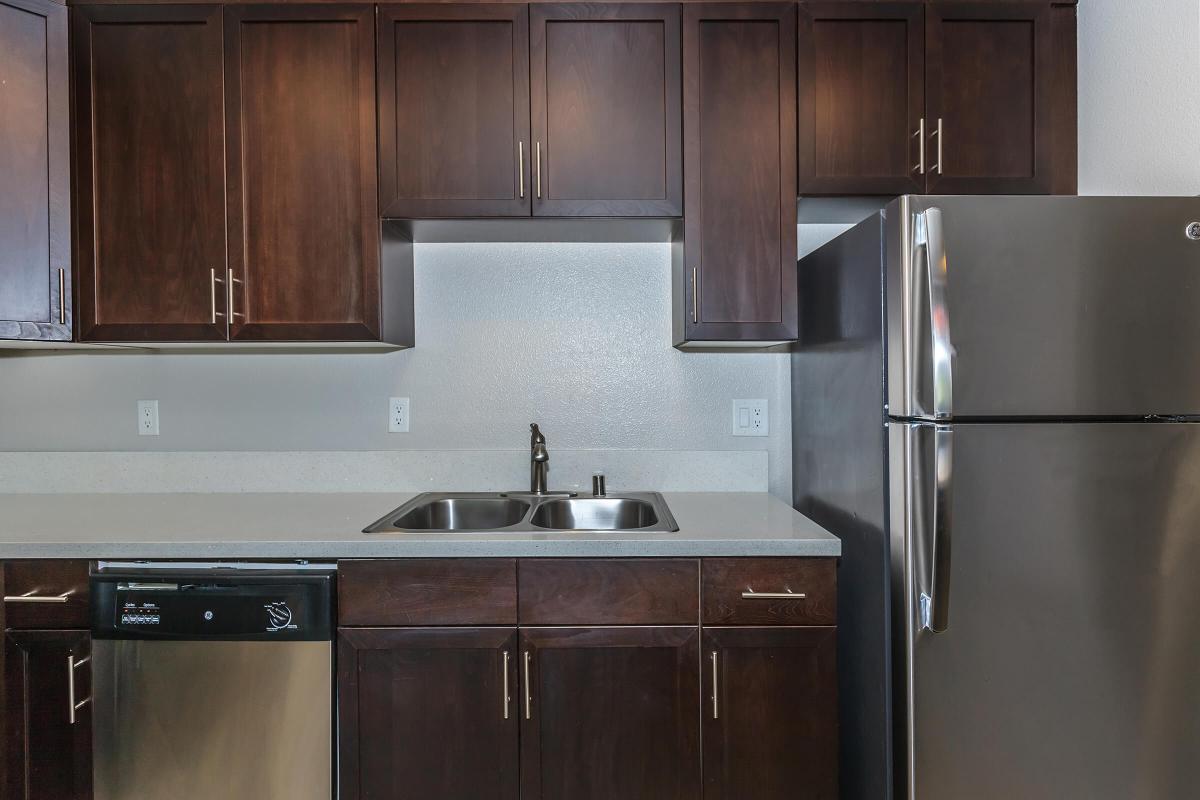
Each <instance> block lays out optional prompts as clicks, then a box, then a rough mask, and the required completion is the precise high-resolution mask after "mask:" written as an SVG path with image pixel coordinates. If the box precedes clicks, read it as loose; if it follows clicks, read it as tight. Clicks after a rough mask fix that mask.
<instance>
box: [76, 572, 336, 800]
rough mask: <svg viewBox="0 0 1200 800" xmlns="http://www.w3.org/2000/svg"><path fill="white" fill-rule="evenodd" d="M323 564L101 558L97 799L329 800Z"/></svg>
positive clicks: (328, 601)
mask: <svg viewBox="0 0 1200 800" xmlns="http://www.w3.org/2000/svg"><path fill="white" fill-rule="evenodd" d="M334 569H335V567H334V565H332V564H303V563H301V564H296V565H291V564H264V563H257V564H251V563H166V562H164V563H140V562H139V563H114V562H101V563H100V564H99V565H98V567H97V569H96V570H94V571H93V574H92V578H91V600H92V637H93V646H92V662H93V688H94V698H95V711H94V718H93V725H94V729H93V730H94V739H93V740H94V742H95V744H94V751H93V752H94V761H95V767H94V770H95V774H94V777H95V798H96V800H133V799H134V798H138V799H139V800H141V798H168V797H178V798H189V800H218V799H219V800H252V799H253V800H276V799H278V800H285V798H286V800H318V799H319V800H329V798H331V797H332V796H333V774H334V769H333V763H334V761H333V759H334V752H333V749H334V745H333V742H334V737H333V719H334V715H333V704H334V690H333V649H332V644H331V638H332V637H331V633H332V630H333V625H332V598H333V592H332V586H333V580H334V578H333V576H334Z"/></svg>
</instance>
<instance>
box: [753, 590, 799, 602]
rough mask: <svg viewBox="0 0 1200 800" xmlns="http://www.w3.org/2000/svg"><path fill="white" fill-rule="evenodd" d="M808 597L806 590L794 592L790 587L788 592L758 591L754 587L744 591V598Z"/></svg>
mask: <svg viewBox="0 0 1200 800" xmlns="http://www.w3.org/2000/svg"><path fill="white" fill-rule="evenodd" d="M805 597H807V595H805V594H804V592H793V591H792V590H791V589H788V590H787V591H786V592H756V591H754V590H753V589H747V590H746V591H744V592H742V599H743V600H803V599H805Z"/></svg>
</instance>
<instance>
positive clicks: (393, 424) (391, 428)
mask: <svg viewBox="0 0 1200 800" xmlns="http://www.w3.org/2000/svg"><path fill="white" fill-rule="evenodd" d="M388 433H408V398H407V397H392V398H389V399H388Z"/></svg>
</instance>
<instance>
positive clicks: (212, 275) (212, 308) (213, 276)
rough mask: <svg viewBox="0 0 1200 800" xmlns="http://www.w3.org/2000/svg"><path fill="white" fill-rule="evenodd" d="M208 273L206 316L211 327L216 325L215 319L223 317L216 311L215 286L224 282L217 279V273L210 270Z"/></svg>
mask: <svg viewBox="0 0 1200 800" xmlns="http://www.w3.org/2000/svg"><path fill="white" fill-rule="evenodd" d="M208 273H209V293H208V312H209V313H208V316H209V320H210V321H211V322H212V324H213V325H216V324H217V317H223V316H225V315H224V314H223V313H221V312H220V311H217V284H218V283H220V284H224V283H225V281H223V280H221V279H220V278H218V277H217V271H216V270H215V269H210V270H209V271H208Z"/></svg>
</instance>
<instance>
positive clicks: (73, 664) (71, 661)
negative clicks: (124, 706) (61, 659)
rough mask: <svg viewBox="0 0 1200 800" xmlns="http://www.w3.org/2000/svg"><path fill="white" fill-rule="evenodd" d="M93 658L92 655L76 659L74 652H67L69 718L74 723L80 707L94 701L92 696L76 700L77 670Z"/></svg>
mask: <svg viewBox="0 0 1200 800" xmlns="http://www.w3.org/2000/svg"><path fill="white" fill-rule="evenodd" d="M91 660H92V657H91V656H85V657H84V658H81V659H79V660H78V661H76V660H75V656H74V654H71V653H68V654H67V719H68V720H69V721H70V723H71V724H72V725H74V724H75V720H76V714H77V713H78V711H79V709H81V708H83V707H84V706H86V705H87V704H88V703H90V702H92V698H90V697H85V698H83V699H82V700H80V701H79V702H78V703H77V702H75V670H77V669H79V668H80V667H82V666H83V665H84V664H86V663H88V662H89V661H91Z"/></svg>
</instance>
